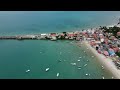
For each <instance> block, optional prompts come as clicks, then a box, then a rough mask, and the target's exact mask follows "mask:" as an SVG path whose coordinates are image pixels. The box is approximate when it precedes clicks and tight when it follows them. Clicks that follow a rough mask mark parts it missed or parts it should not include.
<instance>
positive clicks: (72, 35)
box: [0, 32, 83, 40]
mask: <svg viewBox="0 0 120 90" xmlns="http://www.w3.org/2000/svg"><path fill="white" fill-rule="evenodd" d="M11 39H12V40H80V39H83V37H82V32H63V33H49V34H46V33H43V34H37V35H16V36H0V40H11Z"/></svg>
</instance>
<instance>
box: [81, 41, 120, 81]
mask: <svg viewBox="0 0 120 90" xmlns="http://www.w3.org/2000/svg"><path fill="white" fill-rule="evenodd" d="M83 44H84V45H85V46H86V47H87V48H89V50H90V51H91V52H92V53H93V54H94V55H95V56H96V57H97V58H98V60H99V62H100V63H101V64H102V65H103V66H104V67H105V68H106V69H107V70H109V71H110V72H111V73H112V74H113V75H114V78H116V79H120V70H118V69H117V68H116V66H115V65H114V63H113V62H112V60H111V59H110V58H106V57H105V56H104V55H102V54H99V53H98V52H97V51H96V50H95V49H94V48H93V47H91V46H90V44H89V43H88V41H83Z"/></svg>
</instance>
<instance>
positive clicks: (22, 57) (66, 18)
mask: <svg viewBox="0 0 120 90" xmlns="http://www.w3.org/2000/svg"><path fill="white" fill-rule="evenodd" d="M119 18H120V12H118V11H0V36H3V35H4V36H5V35H21V34H23V35H24V34H40V33H51V32H64V31H76V30H77V31H80V30H82V29H88V28H95V27H99V26H106V25H112V24H117V23H118V19H119ZM84 51H86V53H85V52H84ZM92 55H93V54H92V53H91V52H90V51H88V50H87V49H86V48H85V47H84V46H81V47H79V46H78V45H76V42H75V41H67V40H65V41H64V40H62V41H60V40H59V41H49V40H23V41H17V40H0V79H102V77H104V78H105V79H111V78H112V77H114V76H113V75H112V74H111V73H110V72H109V71H108V70H107V69H106V68H105V69H104V70H102V67H101V66H102V65H101V64H100V63H99V62H98V60H97V58H96V57H94V58H92V57H91V56H92ZM79 60H80V61H79ZM72 63H76V65H72ZM85 64H87V66H85ZM79 66H80V67H81V69H78V67H79ZM46 68H49V71H47V72H46V71H45V70H46ZM27 70H30V72H26V71H27ZM57 73H59V76H58V77H57Z"/></svg>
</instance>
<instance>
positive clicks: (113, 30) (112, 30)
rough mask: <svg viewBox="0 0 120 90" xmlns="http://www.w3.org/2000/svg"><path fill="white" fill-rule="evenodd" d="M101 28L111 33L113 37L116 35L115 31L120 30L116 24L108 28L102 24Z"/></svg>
mask: <svg viewBox="0 0 120 90" xmlns="http://www.w3.org/2000/svg"><path fill="white" fill-rule="evenodd" d="M101 29H104V32H108V33H112V34H113V36H115V37H117V32H119V31H120V27H117V26H114V27H109V28H107V27H105V26H104V27H101ZM117 38H119V37H117Z"/></svg>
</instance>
